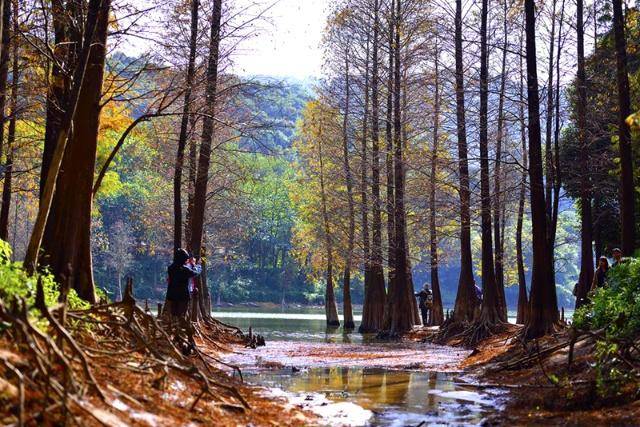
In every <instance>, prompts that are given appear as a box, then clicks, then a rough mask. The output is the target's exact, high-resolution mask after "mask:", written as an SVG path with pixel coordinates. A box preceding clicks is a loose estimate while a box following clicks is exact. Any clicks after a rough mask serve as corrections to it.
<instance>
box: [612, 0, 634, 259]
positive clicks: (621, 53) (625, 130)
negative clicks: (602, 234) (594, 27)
mask: <svg viewBox="0 0 640 427" xmlns="http://www.w3.org/2000/svg"><path fill="white" fill-rule="evenodd" d="M613 28H614V34H615V43H616V69H617V80H618V143H619V145H620V175H621V176H620V210H621V211H622V215H621V217H622V218H621V222H622V224H621V231H622V253H624V254H625V255H633V252H634V251H635V248H636V222H635V197H634V192H635V185H634V178H633V153H632V150H631V135H630V132H629V126H628V125H627V122H626V120H627V117H629V116H630V115H631V98H630V95H629V74H628V69H627V40H626V37H625V19H624V13H623V11H622V0H613Z"/></svg>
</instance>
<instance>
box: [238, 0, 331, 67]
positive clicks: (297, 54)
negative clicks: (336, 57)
mask: <svg viewBox="0 0 640 427" xmlns="http://www.w3.org/2000/svg"><path fill="white" fill-rule="evenodd" d="M258 1H259V3H260V4H261V5H262V4H263V5H264V8H267V7H268V6H269V5H271V4H273V3H274V1H276V0H258ZM329 2H330V0H279V1H277V3H275V4H274V5H273V7H271V8H270V9H269V10H268V11H267V13H266V18H267V19H266V21H267V22H264V23H261V24H260V27H261V32H260V33H261V34H260V35H259V36H258V37H256V38H253V39H251V40H247V41H246V42H245V43H244V44H243V45H242V46H241V49H239V51H238V52H237V53H236V55H235V57H234V63H235V67H234V68H235V71H236V72H237V73H238V74H242V75H256V74H260V75H270V76H274V77H295V78H299V79H304V78H307V77H319V76H320V74H321V66H322V49H320V41H321V39H322V32H323V30H324V26H325V23H326V20H327V19H326V18H327V13H328V4H329Z"/></svg>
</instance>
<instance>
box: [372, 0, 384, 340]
mask: <svg viewBox="0 0 640 427" xmlns="http://www.w3.org/2000/svg"><path fill="white" fill-rule="evenodd" d="M373 13H374V18H373V48H372V52H371V61H372V64H371V196H372V200H371V204H372V214H373V215H372V220H373V221H372V224H371V231H372V240H371V273H370V274H371V281H370V283H369V295H370V298H375V299H376V300H380V302H381V304H376V305H375V306H373V307H376V308H377V309H378V310H377V311H376V312H372V313H369V316H371V317H376V318H377V319H378V320H377V322H376V323H378V325H377V326H378V328H380V322H382V320H383V317H384V306H385V303H386V301H385V300H386V294H385V292H386V291H385V284H384V270H383V266H382V216H381V201H380V115H379V112H380V104H379V89H378V88H379V87H380V85H379V83H380V82H379V68H380V67H379V65H380V63H379V58H378V53H379V46H380V40H379V39H380V17H379V15H380V5H379V1H378V0H374V11H373ZM370 308H371V306H370Z"/></svg>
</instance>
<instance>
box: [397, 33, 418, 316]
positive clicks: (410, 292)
mask: <svg viewBox="0 0 640 427" xmlns="http://www.w3.org/2000/svg"><path fill="white" fill-rule="evenodd" d="M400 63H401V64H402V65H403V67H402V86H401V91H402V109H401V110H400V114H401V120H402V121H401V123H402V148H403V151H404V152H407V150H408V148H407V146H408V143H409V132H408V122H409V121H408V120H407V114H408V111H409V97H408V95H407V87H408V84H409V83H408V68H407V65H406V64H408V63H409V55H408V45H407V44H405V45H404V57H403V59H402V61H401V62H400ZM403 180H404V181H406V168H403ZM404 215H405V220H404V227H403V231H404V242H405V250H404V253H405V254H406V257H407V281H408V284H407V287H406V289H407V298H409V301H410V302H411V307H410V309H411V313H412V315H413V324H414V325H422V316H420V310H419V309H418V302H417V301H416V298H415V290H414V285H413V265H412V263H411V250H410V246H409V232H408V226H407V220H406V211H405V214H404Z"/></svg>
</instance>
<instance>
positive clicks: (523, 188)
mask: <svg viewBox="0 0 640 427" xmlns="http://www.w3.org/2000/svg"><path fill="white" fill-rule="evenodd" d="M523 38H524V37H522V36H521V38H520V52H521V53H522V54H524V52H523V49H522V39H523ZM524 105H525V99H524V66H523V64H522V55H520V102H519V106H518V111H519V115H520V142H521V144H522V177H521V178H520V179H521V181H520V198H519V200H518V218H517V224H516V264H517V268H518V313H517V318H516V323H517V324H519V325H523V324H525V323H526V321H527V313H528V312H529V294H528V293H527V277H526V274H525V269H524V255H523V251H522V226H523V222H524V209H525V197H526V194H527V167H528V165H527V163H528V161H527V131H526V123H525V116H524Z"/></svg>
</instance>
